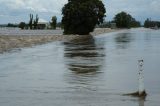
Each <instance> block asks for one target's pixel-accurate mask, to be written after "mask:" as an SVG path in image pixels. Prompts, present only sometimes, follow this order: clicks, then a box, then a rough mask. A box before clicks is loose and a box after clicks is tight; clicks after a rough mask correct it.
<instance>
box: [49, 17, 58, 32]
mask: <svg viewBox="0 0 160 106" xmlns="http://www.w3.org/2000/svg"><path fill="white" fill-rule="evenodd" d="M50 25H51V28H52V29H56V25H57V17H56V16H53V17H52V19H51V22H50Z"/></svg>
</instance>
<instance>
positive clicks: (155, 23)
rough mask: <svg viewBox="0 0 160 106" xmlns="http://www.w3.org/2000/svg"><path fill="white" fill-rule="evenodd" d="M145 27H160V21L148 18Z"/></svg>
mask: <svg viewBox="0 0 160 106" xmlns="http://www.w3.org/2000/svg"><path fill="white" fill-rule="evenodd" d="M144 27H145V28H160V21H152V20H151V19H149V18H147V19H146V20H145V22H144Z"/></svg>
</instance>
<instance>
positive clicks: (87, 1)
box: [62, 0, 106, 35]
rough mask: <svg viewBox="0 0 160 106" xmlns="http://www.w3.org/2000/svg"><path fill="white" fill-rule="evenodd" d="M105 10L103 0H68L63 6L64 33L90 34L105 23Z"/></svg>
mask: <svg viewBox="0 0 160 106" xmlns="http://www.w3.org/2000/svg"><path fill="white" fill-rule="evenodd" d="M105 12H106V10H105V7H104V4H103V3H102V1H101V0H68V3H67V4H65V5H64V7H63V8H62V15H63V17H62V24H63V27H64V34H79V35H85V34H89V33H90V32H92V31H93V30H94V28H95V26H96V24H100V23H103V19H104V17H105Z"/></svg>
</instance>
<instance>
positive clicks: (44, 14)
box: [0, 0, 160, 24]
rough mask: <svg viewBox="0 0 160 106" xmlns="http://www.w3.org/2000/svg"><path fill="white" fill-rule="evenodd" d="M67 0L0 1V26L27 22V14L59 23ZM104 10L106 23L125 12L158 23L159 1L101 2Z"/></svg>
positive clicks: (159, 18) (125, 0) (141, 19)
mask: <svg viewBox="0 0 160 106" xmlns="http://www.w3.org/2000/svg"><path fill="white" fill-rule="evenodd" d="M67 1H68V0H0V24H6V23H19V22H22V21H24V22H28V21H29V14H30V13H32V14H34V17H35V16H36V14H38V15H39V18H40V19H42V20H46V21H50V20H51V17H52V16H57V18H58V21H61V17H62V15H61V9H62V7H63V6H64V4H66V3H67ZM103 3H104V5H105V8H106V16H107V17H106V18H105V20H106V21H109V20H112V19H113V17H114V16H115V15H116V14H117V13H119V12H121V11H125V12H127V13H129V14H130V15H132V16H133V17H134V18H136V20H138V21H141V22H143V21H144V20H145V19H146V18H151V19H152V20H158V21H160V0H103Z"/></svg>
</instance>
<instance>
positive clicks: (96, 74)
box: [0, 28, 160, 106]
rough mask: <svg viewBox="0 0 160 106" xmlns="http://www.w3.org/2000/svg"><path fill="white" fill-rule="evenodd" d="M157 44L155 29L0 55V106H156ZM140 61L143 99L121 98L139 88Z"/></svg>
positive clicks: (159, 87) (159, 38)
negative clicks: (144, 91)
mask: <svg viewBox="0 0 160 106" xmlns="http://www.w3.org/2000/svg"><path fill="white" fill-rule="evenodd" d="M159 41H160V31H159V30H149V29H143V28H141V29H131V30H125V31H119V32H114V33H108V34H101V35H100V36H96V37H95V38H93V39H90V40H88V42H85V43H78V44H77V43H76V42H71V43H69V42H53V43H48V44H44V45H39V46H35V47H32V48H24V49H22V50H14V51H11V52H9V53H5V54H0V105H1V106H159V104H160V101H159V98H160V85H159V84H160V77H159V75H160V70H159V69H160V47H159V45H160V42H159ZM139 59H143V60H144V77H145V89H146V92H147V93H148V96H147V97H146V98H145V99H141V98H136V97H131V96H123V94H126V93H132V92H134V91H137V89H138V60H139Z"/></svg>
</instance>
